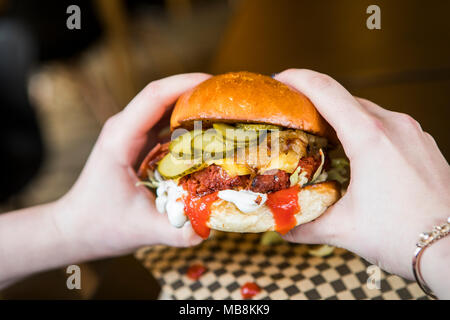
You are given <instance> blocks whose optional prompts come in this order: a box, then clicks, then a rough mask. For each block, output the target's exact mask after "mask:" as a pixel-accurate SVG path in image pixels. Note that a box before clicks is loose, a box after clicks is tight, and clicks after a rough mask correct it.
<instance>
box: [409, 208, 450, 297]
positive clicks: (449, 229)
mask: <svg viewBox="0 0 450 320" xmlns="http://www.w3.org/2000/svg"><path fill="white" fill-rule="evenodd" d="M449 233H450V217H448V218H447V223H444V224H442V225H440V226H435V227H433V230H432V231H431V232H424V233H421V234H420V238H419V242H417V243H416V246H417V248H416V251H414V257H413V260H412V269H413V273H414V278H416V281H417V284H418V285H419V287H420V288H421V289H422V290H423V292H425V293H426V294H427V295H428V296H430V297H432V298H433V299H437V297H436V296H435V295H434V293H433V292H432V291H431V290H430V288H429V287H428V286H427V284H426V283H425V281H424V280H423V277H422V273H421V272H420V258H421V257H422V254H423V252H424V251H425V248H427V247H428V246H429V245H430V244H432V243H433V242H436V241H437V240H439V239H441V238H443V237H445V236H446V235H448V234H449Z"/></svg>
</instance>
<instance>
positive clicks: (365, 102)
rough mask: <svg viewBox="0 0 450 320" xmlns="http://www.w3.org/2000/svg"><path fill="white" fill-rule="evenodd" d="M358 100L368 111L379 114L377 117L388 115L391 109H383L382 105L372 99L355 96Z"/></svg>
mask: <svg viewBox="0 0 450 320" xmlns="http://www.w3.org/2000/svg"><path fill="white" fill-rule="evenodd" d="M355 99H356V101H358V102H359V104H360V105H361V106H363V107H364V108H365V109H366V110H367V111H368V112H370V113H372V114H373V115H375V116H377V117H385V116H387V115H388V113H389V110H386V109H383V108H382V107H380V106H379V105H377V104H376V103H373V102H372V101H370V100H367V99H364V98H360V97H356V96H355Z"/></svg>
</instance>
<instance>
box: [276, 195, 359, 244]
mask: <svg viewBox="0 0 450 320" xmlns="http://www.w3.org/2000/svg"><path fill="white" fill-rule="evenodd" d="M340 201H342V203H341V202H337V203H336V204H335V205H333V206H331V207H329V208H328V209H327V211H326V212H325V213H323V214H322V215H321V216H320V217H319V218H318V219H316V220H314V221H311V222H308V223H306V224H302V225H299V226H297V227H296V228H294V229H292V230H291V231H289V233H288V234H286V235H285V236H283V238H284V239H285V240H287V241H290V242H296V243H306V244H329V245H333V246H338V247H343V246H345V244H346V243H348V242H349V240H348V238H349V236H350V235H351V234H352V232H351V229H352V228H351V225H350V221H351V220H350V219H349V217H345V216H346V213H347V212H349V211H348V210H345V208H344V207H345V204H344V203H343V202H344V201H345V200H344V199H341V200H340Z"/></svg>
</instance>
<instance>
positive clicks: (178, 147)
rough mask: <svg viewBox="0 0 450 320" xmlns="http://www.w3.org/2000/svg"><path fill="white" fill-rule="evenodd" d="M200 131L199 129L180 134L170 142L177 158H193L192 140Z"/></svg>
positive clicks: (172, 151)
mask: <svg viewBox="0 0 450 320" xmlns="http://www.w3.org/2000/svg"><path fill="white" fill-rule="evenodd" d="M199 133H200V132H199V131H189V132H186V133H184V134H182V135H181V136H178V137H177V138H176V139H174V140H172V141H171V142H170V145H169V151H170V152H171V153H172V155H173V156H174V157H175V158H177V159H193V158H194V150H193V148H192V140H193V139H194V137H195V136H196V135H198V134H199Z"/></svg>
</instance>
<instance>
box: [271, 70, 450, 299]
mask: <svg viewBox="0 0 450 320" xmlns="http://www.w3.org/2000/svg"><path fill="white" fill-rule="evenodd" d="M276 78H277V79H278V80H280V81H282V82H285V83H287V84H289V85H291V86H292V87H294V88H296V89H298V90H299V91H301V92H303V93H304V94H305V95H306V96H308V97H309V98H310V99H311V101H312V102H313V103H314V105H315V106H316V107H317V109H318V110H319V112H320V113H321V114H322V116H323V117H324V118H325V119H327V121H328V122H329V123H330V124H331V125H332V126H333V127H334V129H335V130H336V132H337V135H338V137H339V140H340V141H341V143H342V146H343V147H344V150H345V153H346V154H347V156H348V158H349V159H350V166H351V180H350V184H349V187H348V190H347V193H346V194H345V195H344V196H343V197H342V199H340V200H339V201H338V202H337V203H336V204H335V205H334V206H332V207H331V208H330V209H329V210H328V212H327V213H326V214H324V215H323V216H322V217H321V218H320V219H317V220H316V221H313V222H311V223H308V224H305V225H301V226H299V227H297V228H296V229H294V230H292V231H291V232H290V233H289V234H288V235H287V237H286V239H288V240H290V241H294V242H303V243H328V244H331V245H335V246H339V247H344V248H347V249H348V250H350V251H353V252H355V253H356V254H358V255H360V256H362V257H364V258H365V259H366V260H368V261H370V262H372V263H374V264H377V265H379V266H380V267H381V268H382V269H384V270H386V271H388V272H391V273H394V274H397V275H400V276H402V277H405V278H407V279H413V273H412V267H411V263H412V257H413V253H414V250H415V244H416V242H417V241H418V238H419V234H420V233H421V232H428V231H431V228H432V227H433V226H435V225H439V224H442V223H444V222H445V221H446V220H447V217H448V215H449V212H450V189H449V184H450V167H449V165H448V163H447V161H446V160H445V158H444V157H443V155H442V153H441V152H440V151H439V148H438V146H437V144H436V142H435V141H434V139H433V138H432V137H431V136H430V135H429V134H428V133H426V132H424V131H423V130H422V128H421V127H420V125H419V123H417V121H415V120H414V119H413V118H411V117H410V116H408V115H406V114H402V113H398V112H392V111H389V110H386V109H383V108H381V107H380V106H378V105H376V104H374V103H372V102H370V101H368V100H365V99H359V98H355V97H353V96H352V95H351V94H350V93H349V92H348V91H347V90H345V88H343V87H342V86H341V85H340V84H339V83H337V82H336V81H335V80H333V79H332V78H330V77H328V76H326V75H323V74H320V73H317V72H313V71H309V70H287V71H284V72H282V73H281V74H279V75H277V76H276ZM449 238H450V237H448V236H447V238H444V239H441V240H439V241H438V242H436V243H434V244H432V245H431V246H430V247H429V248H427V249H426V250H425V252H424V255H423V257H422V261H421V267H422V273H423V277H424V279H425V281H426V282H427V284H428V285H429V286H430V287H431V289H432V290H434V291H435V293H436V294H437V295H438V296H439V297H441V298H450V278H449V277H448V270H449V268H450V252H449V251H450V246H449V240H450V239H449Z"/></svg>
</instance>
